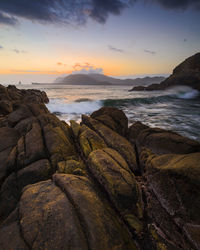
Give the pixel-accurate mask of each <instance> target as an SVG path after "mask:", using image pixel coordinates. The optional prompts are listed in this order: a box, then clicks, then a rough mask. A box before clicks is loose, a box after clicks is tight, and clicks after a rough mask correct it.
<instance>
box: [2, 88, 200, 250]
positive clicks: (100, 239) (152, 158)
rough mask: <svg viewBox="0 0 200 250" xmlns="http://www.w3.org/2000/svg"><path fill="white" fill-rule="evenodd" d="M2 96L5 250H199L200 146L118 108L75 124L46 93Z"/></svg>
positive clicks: (16, 92)
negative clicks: (55, 110) (51, 105)
mask: <svg viewBox="0 0 200 250" xmlns="http://www.w3.org/2000/svg"><path fill="white" fill-rule="evenodd" d="M0 95H1V100H2V101H4V102H5V103H7V104H8V106H6V105H4V104H3V105H2V106H1V108H0V112H1V117H0V136H1V140H0V163H1V164H0V243H1V244H0V246H1V247H0V248H1V249H52V250H53V249H99V250H101V249H120V250H121V249H124V250H125V249H126V250H127V249H144V250H146V249H152V250H153V249H157V250H159V249H168V250H171V249H199V248H200V233H199V232H200V220H199V210H200V201H199V193H198V191H199V188H200V165H199V162H200V144H199V143H198V142H196V141H193V140H190V139H188V138H185V137H182V136H180V135H178V134H176V133H174V132H171V131H165V130H162V129H153V128H149V127H148V126H146V125H144V124H142V123H140V122H136V123H134V124H133V125H132V126H130V127H129V128H128V120H127V118H126V116H125V114H124V113H123V112H122V111H120V110H118V109H116V108H111V107H106V108H101V109H100V110H98V111H96V112H94V113H93V114H91V116H86V115H83V117H82V122H81V123H80V124H78V123H76V122H75V121H71V123H70V125H68V124H66V123H65V122H63V121H60V120H59V119H58V118H57V117H56V116H55V115H53V114H51V113H50V112H49V111H48V109H47V108H46V107H45V105H44V103H45V102H47V101H48V98H47V96H46V94H45V93H44V92H40V91H32V90H27V91H26V90H23V91H21V90H18V89H16V88H15V87H12V86H10V87H8V88H5V87H3V86H0ZM0 103H1V102H0ZM5 107H6V108H5Z"/></svg>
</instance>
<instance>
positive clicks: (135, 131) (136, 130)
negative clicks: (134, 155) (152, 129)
mask: <svg viewBox="0 0 200 250" xmlns="http://www.w3.org/2000/svg"><path fill="white" fill-rule="evenodd" d="M147 128H149V127H148V126H146V125H145V124H143V123H141V122H139V121H137V122H135V123H133V124H132V125H131V126H130V127H129V129H128V139H129V140H130V141H131V142H132V143H133V144H135V143H136V141H137V137H138V136H139V134H140V132H141V131H142V130H144V129H147Z"/></svg>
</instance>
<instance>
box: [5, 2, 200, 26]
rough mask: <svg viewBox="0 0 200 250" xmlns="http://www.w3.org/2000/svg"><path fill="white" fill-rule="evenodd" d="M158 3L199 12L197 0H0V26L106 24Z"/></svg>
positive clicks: (167, 7) (164, 6)
mask: <svg viewBox="0 0 200 250" xmlns="http://www.w3.org/2000/svg"><path fill="white" fill-rule="evenodd" d="M139 1H140V2H145V1H146V2H148V3H151V4H152V3H154V4H159V5H161V6H162V7H163V8H165V9H187V8H189V7H193V8H195V9H198V10H200V3H199V0H59V1H58V0H34V1H33V0H30V1H28V0H0V24H6V25H16V24H17V23H18V22H19V21H18V19H19V18H25V19H28V20H31V21H38V22H41V23H71V22H75V23H78V24H84V23H86V22H87V20H88V18H91V19H93V20H95V21H97V22H99V23H105V22H106V20H107V18H108V17H109V15H120V14H121V12H122V11H123V9H125V8H127V7H130V6H131V5H133V4H134V3H135V2H139Z"/></svg>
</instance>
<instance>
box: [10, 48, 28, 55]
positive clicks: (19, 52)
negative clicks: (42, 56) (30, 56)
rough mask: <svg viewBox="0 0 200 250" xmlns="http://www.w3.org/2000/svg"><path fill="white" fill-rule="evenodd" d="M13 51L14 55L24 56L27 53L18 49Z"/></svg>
mask: <svg viewBox="0 0 200 250" xmlns="http://www.w3.org/2000/svg"><path fill="white" fill-rule="evenodd" d="M13 51H14V52H15V53H17V54H26V53H28V52H27V51H25V50H18V49H13Z"/></svg>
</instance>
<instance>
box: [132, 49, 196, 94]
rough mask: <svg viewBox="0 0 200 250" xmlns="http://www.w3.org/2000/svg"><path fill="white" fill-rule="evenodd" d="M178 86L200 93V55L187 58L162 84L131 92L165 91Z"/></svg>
mask: <svg viewBox="0 0 200 250" xmlns="http://www.w3.org/2000/svg"><path fill="white" fill-rule="evenodd" d="M178 85H181V86H182V85H186V86H189V87H191V88H193V89H197V90H199V91H200V53H197V54H195V55H193V56H191V57H189V58H187V59H186V60H185V61H184V62H182V63H181V64H179V65H178V66H177V67H176V68H175V69H174V70H173V73H172V75H170V76H169V77H168V78H167V79H165V80H164V81H162V82H161V83H160V84H156V83H155V84H151V85H149V86H147V87H144V86H137V87H134V88H133V89H131V91H143V90H147V91H151V90H165V89H167V88H170V87H174V86H178Z"/></svg>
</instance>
